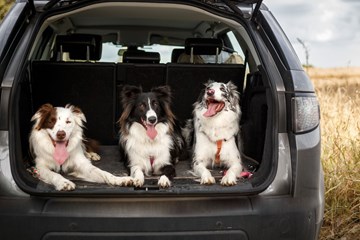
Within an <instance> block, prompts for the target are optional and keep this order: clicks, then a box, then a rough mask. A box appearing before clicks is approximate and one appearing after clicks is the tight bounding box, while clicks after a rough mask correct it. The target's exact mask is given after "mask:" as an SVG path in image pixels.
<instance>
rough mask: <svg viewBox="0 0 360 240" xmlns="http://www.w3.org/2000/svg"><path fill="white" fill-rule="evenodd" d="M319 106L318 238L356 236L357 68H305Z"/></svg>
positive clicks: (359, 218) (359, 164)
mask: <svg viewBox="0 0 360 240" xmlns="http://www.w3.org/2000/svg"><path fill="white" fill-rule="evenodd" d="M308 74H309V76H310V78H311V79H312V81H313V83H314V86H315V89H316V92H317V94H318V98H319V102H320V108H321V131H322V157H321V159H322V165H323V169H324V173H325V217H324V224H323V228H322V231H321V238H320V239H322V240H325V239H326V240H328V239H331V240H333V239H340V240H350V239H360V68H334V69H317V68H310V69H308Z"/></svg>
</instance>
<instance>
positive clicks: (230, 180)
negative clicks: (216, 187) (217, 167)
mask: <svg viewBox="0 0 360 240" xmlns="http://www.w3.org/2000/svg"><path fill="white" fill-rule="evenodd" d="M220 184H221V185H223V186H234V185H236V177H234V176H230V175H228V174H227V175H225V176H224V177H223V178H222V179H221V182H220Z"/></svg>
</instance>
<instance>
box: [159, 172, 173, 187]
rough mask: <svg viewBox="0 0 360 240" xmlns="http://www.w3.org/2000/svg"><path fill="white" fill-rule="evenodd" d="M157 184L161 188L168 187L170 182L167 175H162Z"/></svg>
mask: <svg viewBox="0 0 360 240" xmlns="http://www.w3.org/2000/svg"><path fill="white" fill-rule="evenodd" d="M158 186H159V187H161V188H168V187H170V186H171V182H170V180H169V178H168V177H166V176H165V175H162V176H161V177H160V179H159V181H158Z"/></svg>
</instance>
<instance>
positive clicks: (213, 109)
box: [203, 103, 219, 117]
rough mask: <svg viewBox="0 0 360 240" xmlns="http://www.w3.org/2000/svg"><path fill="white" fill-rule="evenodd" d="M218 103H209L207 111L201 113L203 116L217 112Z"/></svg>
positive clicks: (210, 115) (209, 115)
mask: <svg viewBox="0 0 360 240" xmlns="http://www.w3.org/2000/svg"><path fill="white" fill-rule="evenodd" d="M218 105H219V103H209V104H208V109H207V111H206V112H205V113H204V114H203V115H204V116H205V117H212V116H214V115H215V114H216V113H217V106H218Z"/></svg>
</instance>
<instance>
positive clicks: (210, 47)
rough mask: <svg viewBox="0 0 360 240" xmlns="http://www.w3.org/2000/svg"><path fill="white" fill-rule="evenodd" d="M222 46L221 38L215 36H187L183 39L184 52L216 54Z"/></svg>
mask: <svg viewBox="0 0 360 240" xmlns="http://www.w3.org/2000/svg"><path fill="white" fill-rule="evenodd" d="M222 47H223V42H222V40H221V39H216V38H188V39H186V40H185V52H186V54H188V55H190V54H191V49H192V51H193V54H194V55H216V54H219V53H220V51H221V49H222Z"/></svg>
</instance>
